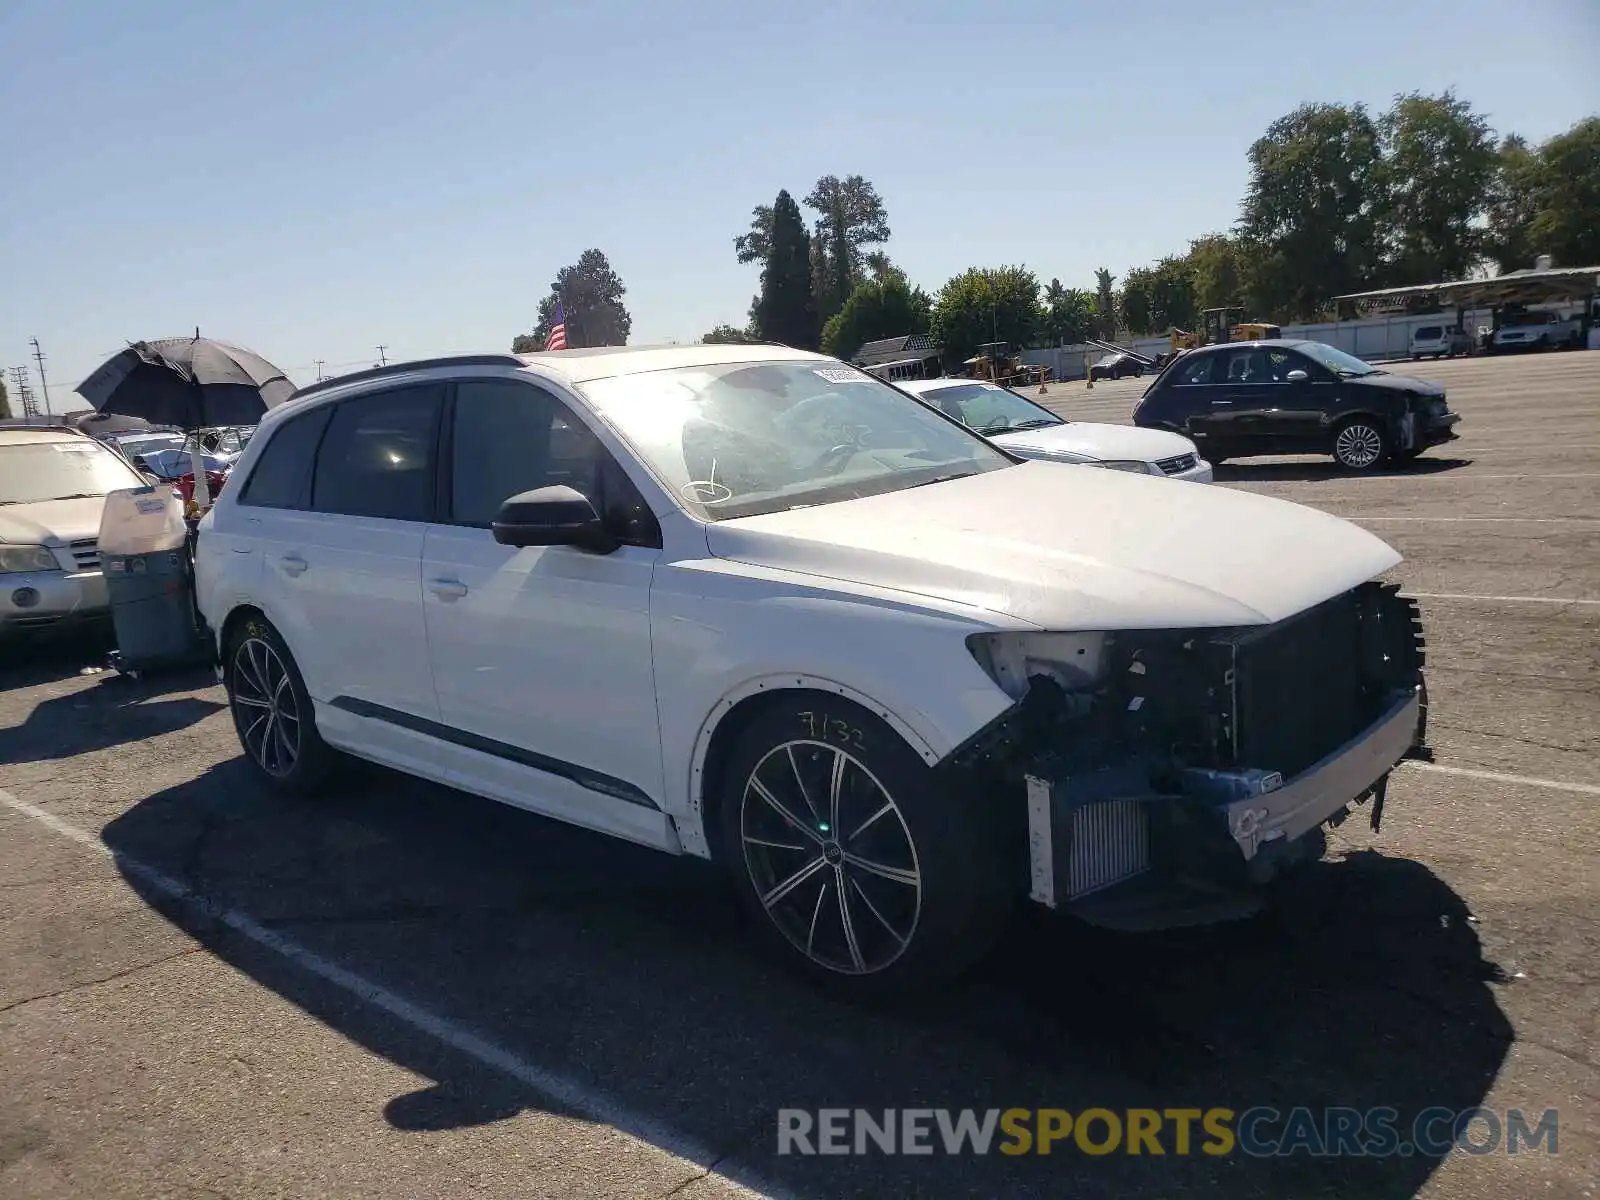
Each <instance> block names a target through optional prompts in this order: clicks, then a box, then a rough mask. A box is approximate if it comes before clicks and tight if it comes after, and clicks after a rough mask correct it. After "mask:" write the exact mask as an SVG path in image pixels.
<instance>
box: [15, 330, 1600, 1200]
mask: <svg viewBox="0 0 1600 1200" xmlns="http://www.w3.org/2000/svg"><path fill="white" fill-rule="evenodd" d="M1395 369H1397V370H1403V369H1410V368H1404V367H1396V368H1395ZM1415 370H1416V373H1418V374H1423V375H1426V376H1428V377H1432V378H1436V379H1439V380H1441V381H1443V382H1444V383H1446V385H1447V386H1448V387H1449V393H1450V403H1451V406H1452V407H1453V408H1454V409H1456V410H1457V411H1459V412H1460V413H1462V414H1463V421H1462V425H1461V426H1460V431H1461V434H1462V438H1461V440H1459V441H1457V442H1455V443H1452V444H1450V445H1448V446H1446V447H1442V448H1439V449H1436V450H1434V451H1431V452H1430V453H1429V454H1428V455H1427V456H1426V457H1424V458H1423V459H1422V460H1420V461H1419V462H1418V463H1416V464H1413V465H1412V466H1409V467H1405V468H1399V469H1396V470H1394V471H1389V472H1385V473H1381V474H1379V475H1376V476H1372V477H1361V478H1350V477H1347V476H1343V475H1340V474H1339V473H1338V472H1337V471H1335V470H1334V469H1333V467H1332V464H1331V462H1329V461H1327V460H1318V459H1310V458H1300V459H1282V460H1249V461H1245V462H1242V463H1235V464H1229V465H1228V466H1226V467H1224V468H1222V469H1220V470H1219V472H1218V482H1219V483H1220V484H1221V485H1224V486H1229V487H1239V488H1245V489H1248V490H1251V491H1258V492H1263V493H1267V494H1271V495H1274V496H1279V497H1283V498H1287V499H1292V500H1296V501H1299V502H1302V503H1306V504H1311V505H1315V506H1317V507H1319V508H1323V509H1326V510H1327V511H1330V512H1334V513H1338V514H1340V515H1342V516H1346V517H1349V518H1350V519H1352V520H1355V521H1357V522H1358V523H1361V524H1363V525H1365V526H1366V527H1367V528H1370V529H1372V530H1374V531H1375V532H1377V533H1379V534H1380V535H1381V536H1383V537H1384V538H1385V539H1387V540H1389V541H1390V542H1391V543H1392V544H1394V545H1395V546H1396V547H1397V548H1398V549H1399V550H1400V551H1402V553H1404V555H1405V556H1406V562H1405V563H1404V564H1403V565H1402V566H1401V567H1399V568H1398V569H1397V571H1396V572H1395V577H1396V578H1397V579H1398V580H1400V581H1402V582H1403V583H1404V584H1405V586H1406V588H1407V590H1409V591H1411V592H1413V593H1414V594H1419V595H1421V596H1422V597H1423V599H1422V604H1423V609H1424V617H1425V620H1426V624H1427V630H1428V640H1429V651H1428V669H1429V687H1430V692H1431V700H1432V714H1431V719H1430V724H1429V733H1430V741H1431V742H1432V744H1433V746H1434V747H1435V750H1436V752H1437V759H1436V762H1435V764H1434V765H1433V766H1432V767H1427V766H1417V765H1408V766H1406V767H1403V768H1401V769H1400V770H1398V771H1397V772H1396V774H1395V778H1394V782H1393V785H1392V787H1391V788H1390V791H1389V796H1388V806H1387V811H1386V816H1385V821H1384V825H1383V828H1382V831H1381V832H1380V833H1378V834H1376V835H1374V834H1372V833H1371V832H1370V831H1369V830H1368V827H1367V824H1366V821H1365V819H1364V817H1363V818H1358V819H1357V820H1352V821H1350V822H1348V823H1347V824H1346V825H1344V826H1343V827H1342V828H1341V829H1340V830H1339V831H1337V833H1336V834H1335V835H1334V836H1333V838H1332V845H1331V852H1330V854H1329V856H1328V858H1327V859H1326V860H1325V861H1324V862H1322V863H1320V864H1318V865H1316V866H1314V867H1310V868H1308V869H1307V870H1306V871H1305V872H1304V873H1303V874H1302V875H1301V876H1300V877H1299V878H1297V879H1296V880H1294V881H1293V884H1292V885H1291V886H1290V887H1289V888H1287V889H1286V891H1285V894H1284V896H1283V897H1282V898H1281V902H1280V903H1279V905H1278V906H1277V907H1276V908H1274V909H1273V910H1271V911H1270V912H1269V913H1268V914H1266V915H1264V916H1262V917H1260V918H1258V919H1256V920H1253V921H1250V922H1246V923H1242V924H1237V925H1231V926H1224V927H1219V928H1216V929H1211V930H1207V931H1200V932H1195V931H1188V932H1183V933H1176V934H1162V935H1154V936H1143V937H1130V936H1120V935H1110V934H1104V933H1098V932H1094V931H1090V930H1086V929H1082V928H1078V927H1075V926H1072V925H1070V924H1067V923H1064V922H1056V921H1051V920H1046V919H1043V918H1042V917H1039V916H1038V915H1036V914H1023V915H1022V916H1020V917H1019V919H1018V920H1017V922H1016V923H1015V926H1014V928H1013V929H1012V930H1011V931H1010V933H1009V934H1008V936H1007V938H1006V940H1005V943H1004V944H1003V946H1002V947H1001V948H1000V950H999V951H998V952H997V953H996V954H995V955H994V956H993V958H992V959H991V960H990V961H988V962H986V963H985V964H983V966H982V967H981V968H980V970H979V971H978V972H977V973H976V974H975V976H974V977H973V978H972V979H971V980H970V981H968V982H966V983H964V984H963V985H962V986H960V987H958V988H953V989H950V990H949V991H947V992H946V993H944V994H942V995H939V996H935V997H929V998H927V999H926V1001H925V1002H923V1003H920V1004H918V1005H916V1006H915V1007H909V1008H906V1009H904V1010H899V1011H894V1012H869V1011H863V1010H857V1009H852V1008H849V1007H845V1006H842V1005H839V1004H836V1003H832V1002H830V1001H827V1000H824V999H821V998H819V997H817V996H816V995H814V994H812V993H811V992H809V991H807V990H805V989H804V988H802V987H800V986H798V985H796V984H795V983H793V982H792V981H791V980H790V979H789V978H788V977H787V976H785V975H784V974H782V973H781V972H779V971H776V970H774V969H773V968H772V967H771V966H770V965H769V964H768V963H767V962H765V961H764V960H763V959H762V958H760V957H759V956H758V955H757V954H756V953H755V952H754V951H753V950H752V949H751V947H750V944H749V942H748V941H747V939H746V937H745V936H744V934H743V932H742V930H741V927H740V919H739V917H738V915H737V914H736V912H735V910H734V907H733V905H732V903H731V901H730V898H729V897H728V896H727V894H726V893H725V892H724V891H723V889H722V887H721V885H720V883H719V881H718V880H717V878H716V877H715V876H714V875H713V874H712V873H711V872H709V871H708V870H707V869H705V868H703V867H701V866H700V865H698V864H695V863H686V862H681V861H675V860H670V859H666V858H663V857H660V856H656V855H652V854H651V853H649V852H648V851H644V850H634V849H632V848H630V847H627V846H623V845H620V844H618V843H614V842H609V841H606V840H603V839H600V838H597V837H594V836H591V835H589V834H586V833H583V832H580V831H577V830H573V829H570V828H567V827H564V826H560V825H556V824H553V823H551V822H547V821H543V820H540V819H538V818H535V817H532V816H529V815H527V814H524V813H520V812H517V811H513V810H510V809H507V808H504V807H501V806H497V805H494V804H492V803H489V802H487V801H481V800H478V799H475V798H472V797H468V796H465V795H461V794H459V793H454V792H450V791H447V790H444V789H440V788H436V787H432V786H430V785H424V784H421V783H418V782H415V781H412V780H409V779H406V778H404V777H401V776H398V775H394V774H391V773H388V772H385V771H381V770H378V769H376V768H364V767H362V768H356V767H352V768H350V769H349V770H347V771H346V772H344V774H343V775H342V776H341V778H340V779H339V781H338V783H337V785H336V786H335V787H334V788H333V789H331V790H330V792H329V794H328V795H327V796H326V797H325V798H323V799H321V800H320V801H318V802H295V803H285V802H282V801H278V800H274V799H272V798H270V797H269V796H267V795H266V794H265V793H264V792H263V791H262V790H261V789H259V788H258V787H256V786H255V784H254V783H253V782H252V780H251V778H250V776H249V774H248V772H247V771H246V770H245V768H244V765H243V763H242V761H241V760H240V759H239V758H238V756H237V743H236V741H235V738H234V734H233V729H232V725H231V723H230V721H229V718H228V714H227V711H226V709H225V707H224V698H223V695H222V692H221V690H220V689H219V688H217V687H216V686H214V685H213V684H212V683H211V681H210V679H209V677H208V676H206V675H204V674H199V675H195V674H190V675H182V676H177V677H166V678H150V679H145V680H141V681H138V682H133V681H129V680H125V679H121V678H118V677H116V676H114V675H110V674H106V673H91V674H82V673H80V670H82V669H84V668H88V667H91V666H92V664H94V663H95V662H97V661H99V660H100V657H101V656H102V654H103V650H104V646H96V645H93V644H89V643H82V642H80V643H75V644H70V645H66V646H60V647H53V648H44V649H36V650H30V651H26V652H22V651H19V650H17V649H16V648H14V647H7V648H4V649H0V655H4V658H0V963H3V964H4V967H5V969H4V970H3V971H0V1081H3V1082H4V1084H5V1086H4V1087H3V1088H0V1195H5V1196H8V1197H9V1196H16V1197H54V1196H88V1195H92V1196H96V1197H112V1196H151V1195H162V1196H174V1197H188V1196H195V1197H199V1196H226V1197H233V1198H240V1197H257V1196H262V1197H264V1196H313V1195H328V1196H339V1197H359V1196H374V1197H377V1196H418V1197H420V1196H454V1195H465V1194H474V1195H485V1196H516V1197H532V1196H603V1195H605V1196H609V1195H617V1196H639V1197H645V1196H665V1195H677V1196H683V1197H690V1198H699V1197H712V1196H719V1195H734V1194H739V1193H740V1191H741V1189H743V1188H748V1189H750V1190H754V1191H759V1192H766V1193H769V1194H788V1195H795V1196H805V1197H834V1196H839V1197H857V1196H859V1197H880V1196H913V1195H915V1196H929V1197H947V1196H949V1197H954V1196H999V1195H1004V1196H1041V1197H1044V1196H1050V1197H1066V1196H1072V1197H1093V1196H1135V1197H1152V1198H1153V1197H1171V1196H1177V1195H1183V1196H1194V1197H1213V1196H1215V1197H1263V1198H1267V1197H1272V1198H1278V1197H1287V1196H1294V1197H1301V1196H1330V1197H1332V1196H1341V1197H1347V1196H1384V1197H1389V1196H1394V1197H1401V1196H1414V1195H1420V1196H1428V1197H1450V1198H1456V1197H1462V1198H1464V1197H1480V1196H1481V1197H1486V1198H1488V1197H1493V1198H1495V1200H1499V1198H1501V1197H1507V1196H1535V1195H1537V1196H1546V1197H1578V1196H1594V1195H1596V1194H1600V503H1597V498H1600V354H1594V353H1575V354H1560V355H1544V356H1539V357H1531V358H1526V359H1498V358H1497V359H1489V360H1482V361H1479V360H1469V361H1452V362H1442V363H1427V364H1421V365H1419V366H1418V367H1416V368H1415ZM1142 389H1143V381H1138V380H1124V381H1118V382H1113V383H1105V384H1098V385H1096V386H1095V387H1094V388H1093V389H1092V390H1089V389H1086V388H1084V386H1083V384H1081V383H1079V384H1076V385H1071V384H1061V385H1053V386H1052V387H1051V388H1050V394H1049V395H1048V396H1046V397H1043V399H1045V400H1046V401H1047V402H1048V403H1049V404H1050V405H1051V406H1052V407H1053V408H1055V409H1056V410H1057V411H1060V412H1062V413H1064V414H1066V415H1068V416H1069V417H1075V418H1078V419H1084V420H1115V421H1126V420H1127V419H1128V413H1129V411H1130V410H1131V407H1132V404H1133V402H1134V400H1135V399H1136V398H1137V396H1138V394H1139V392H1140V391H1142ZM1172 486H1173V487H1174V489H1178V488H1180V487H1183V486H1186V485H1180V484H1173V485H1172ZM1175 494H1176V493H1175ZM1258 1105H1271V1106H1274V1107H1277V1108H1279V1109H1283V1110H1287V1109H1289V1108H1292V1107H1294V1106H1297V1105H1304V1106H1311V1107H1319V1108H1320V1107H1322V1106H1329V1105H1340V1106H1349V1107H1352V1108H1356V1109H1369V1108H1372V1107H1376V1106H1392V1107H1394V1108H1396V1109H1397V1110H1399V1111H1400V1113H1401V1114H1402V1117H1403V1119H1408V1116H1409V1115H1410V1114H1414V1113H1416V1112H1417V1111H1419V1110H1421V1109H1425V1108H1429V1107H1433V1106H1438V1107H1441V1108H1447V1109H1449V1110H1451V1111H1452V1112H1460V1111H1462V1110H1466V1109H1472V1108H1475V1107H1479V1106H1483V1107H1487V1108H1491V1109H1495V1110H1498V1111H1499V1112H1500V1113H1501V1114H1504V1112H1505V1111H1506V1110H1507V1109H1510V1108H1522V1109H1524V1110H1525V1111H1526V1112H1528V1113H1529V1114H1530V1115H1531V1116H1535V1115H1537V1114H1539V1113H1542V1112H1543V1111H1544V1110H1546V1109H1556V1110H1558V1113H1559V1143H1558V1150H1557V1153H1555V1154H1554V1155H1551V1154H1548V1153H1545V1152H1543V1151H1537V1152H1535V1151H1529V1150H1526V1149H1525V1150H1524V1151H1523V1152H1522V1153H1520V1154H1516V1155H1511V1154H1507V1153H1505V1152H1504V1149H1503V1148H1501V1149H1499V1150H1497V1151H1495V1152H1493V1153H1487V1154H1483V1155H1473V1154H1468V1153H1464V1152H1462V1151H1459V1150H1458V1151H1455V1152H1452V1153H1450V1154H1449V1155H1448V1156H1446V1157H1443V1158H1439V1157H1434V1156H1430V1155H1427V1154H1420V1153H1419V1154H1412V1155H1409V1156H1400V1155H1397V1156H1393V1157H1385V1158H1355V1157H1346V1158H1313V1157H1309V1156H1306V1155H1296V1156H1287V1157H1279V1158H1252V1157H1249V1156H1245V1155H1242V1154H1235V1155H1231V1156H1226V1157H1211V1156H1207V1155H1204V1154H1201V1153H1198V1152H1197V1153H1192V1154H1187V1155H1183V1154H1176V1153H1171V1152H1169V1153H1167V1154H1165V1155H1162V1156H1150V1155H1148V1154H1146V1155H1142V1156H1129V1155H1124V1154H1111V1155H1106V1156H1101V1157H1095V1156H1088V1155H1085V1154H1083V1153H1080V1152H1079V1151H1077V1150H1075V1149H1072V1148H1071V1147H1068V1146H1062V1147H1059V1148H1058V1149H1057V1151H1056V1152H1055V1153H1053V1154H1052V1155H1050V1156H1048V1157H1046V1156H1024V1157H1016V1158H1009V1157H1007V1158H1002V1157H999V1156H996V1155H989V1156H986V1157H959V1158H946V1157H944V1156H942V1155H938V1156H934V1157H929V1158H917V1157H885V1156H876V1155H875V1156H869V1157H853V1156H852V1157H817V1158H809V1157H780V1156H778V1155H777V1154H776V1153H775V1147H776V1113H777V1110H778V1109H780V1108H806V1109H819V1108H826V1107H862V1108H869V1109H882V1108H886V1107H896V1108H909V1107H920V1108H939V1107H948V1108H957V1109H959V1108H963V1107H972V1108H978V1109H985V1108H1002V1109H1004V1108H1011V1107H1028V1108H1041V1107H1058V1108H1064V1109H1068V1110H1072V1111H1075V1112H1076V1111H1081V1110H1083V1109H1085V1108H1088V1107H1094V1106H1098V1107H1103V1108H1109V1109H1113V1110H1120V1109H1125V1108H1129V1107H1150V1108H1156V1109H1171V1108H1181V1107H1194V1108H1202V1109H1205V1108H1213V1107H1219V1106H1220V1107H1227V1108H1231V1109H1234V1110H1236V1111H1242V1110H1245V1109H1248V1108H1251V1107H1253V1106H1258Z"/></svg>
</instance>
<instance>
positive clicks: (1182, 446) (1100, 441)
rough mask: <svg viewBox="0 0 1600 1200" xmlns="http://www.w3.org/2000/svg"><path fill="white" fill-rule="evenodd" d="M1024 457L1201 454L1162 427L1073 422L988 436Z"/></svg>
mask: <svg viewBox="0 0 1600 1200" xmlns="http://www.w3.org/2000/svg"><path fill="white" fill-rule="evenodd" d="M989 440H990V441H991V442H993V443H994V444H995V445H997V446H1004V447H1005V448H1006V449H1007V450H1009V451H1011V452H1012V453H1013V454H1016V455H1018V456H1020V457H1022V458H1052V457H1055V456H1057V455H1063V456H1076V457H1077V458H1092V459H1097V460H1100V461H1105V460H1107V459H1111V460H1117V459H1138V460H1140V461H1141V462H1155V461H1156V460H1157V459H1162V458H1176V457H1177V456H1178V455H1180V454H1198V453H1199V451H1198V450H1196V449H1195V444H1194V443H1193V442H1191V441H1190V440H1189V439H1188V438H1186V437H1184V436H1183V435H1181V434H1177V433H1168V432H1166V431H1165V430H1161V429H1140V428H1139V427H1138V426H1136V425H1096V424H1093V423H1091V422H1088V421H1071V422H1068V423H1067V424H1065V425H1050V426H1046V427H1045V428H1044V429H1024V430H1021V431H1020V432H1018V433H998V434H995V435H994V436H993V437H991V438H990V439H989Z"/></svg>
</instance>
